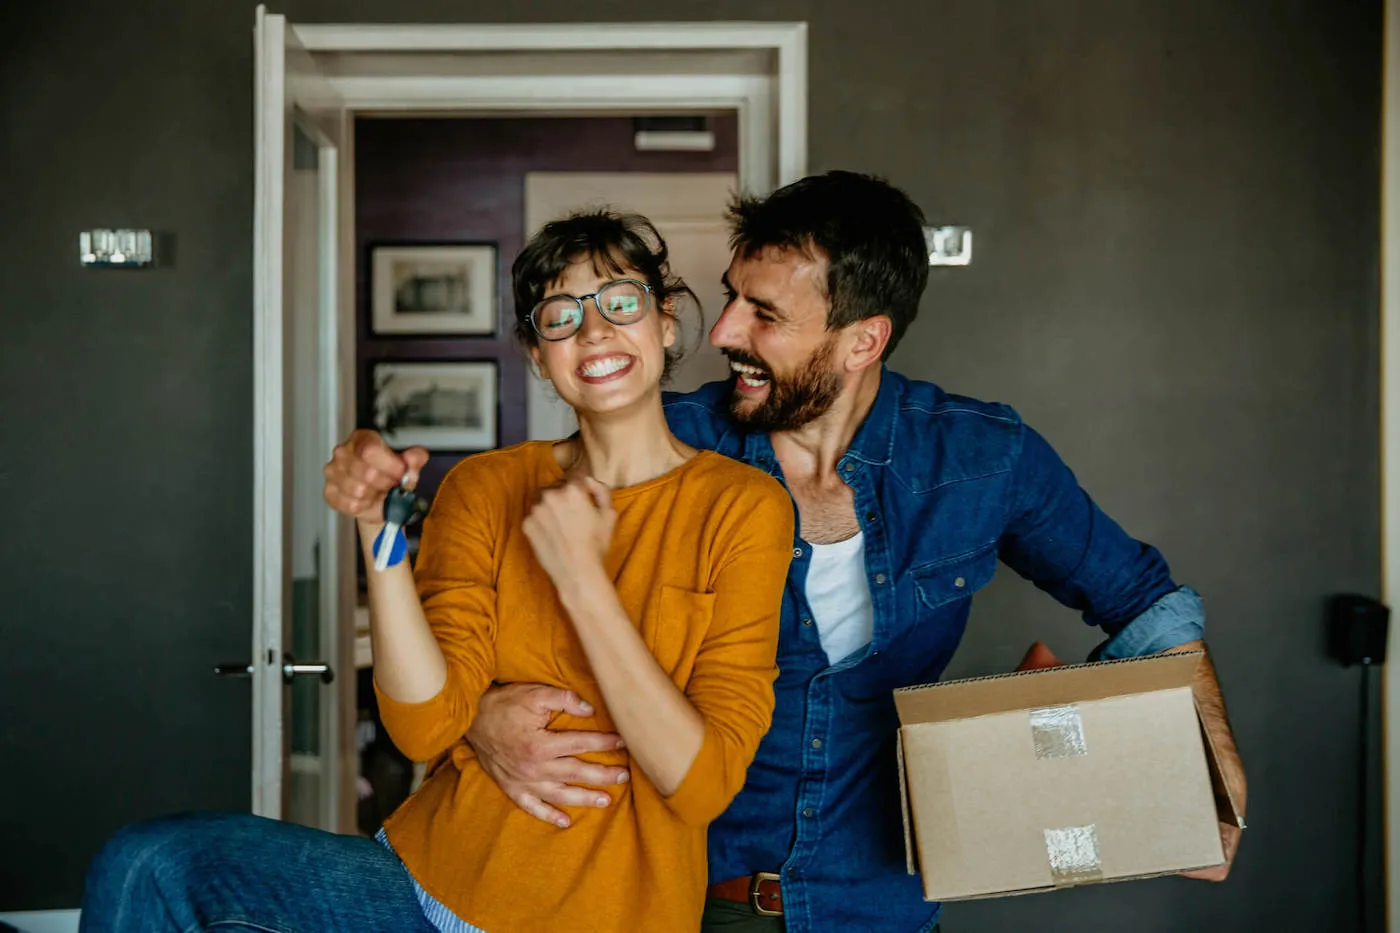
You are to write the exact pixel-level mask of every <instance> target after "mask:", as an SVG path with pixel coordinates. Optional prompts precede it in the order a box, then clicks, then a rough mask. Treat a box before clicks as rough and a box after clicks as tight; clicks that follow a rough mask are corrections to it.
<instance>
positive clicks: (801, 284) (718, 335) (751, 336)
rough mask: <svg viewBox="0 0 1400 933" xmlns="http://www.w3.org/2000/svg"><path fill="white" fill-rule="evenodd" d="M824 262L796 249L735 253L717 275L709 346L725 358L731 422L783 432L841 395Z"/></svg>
mask: <svg viewBox="0 0 1400 933" xmlns="http://www.w3.org/2000/svg"><path fill="white" fill-rule="evenodd" d="M826 272H827V261H826V259H825V258H820V259H813V258H811V257H809V256H806V255H804V254H803V253H801V252H798V251H797V250H790V249H786V250H785V249H777V248H769V249H766V250H764V251H763V252H762V253H759V254H758V255H755V256H752V257H744V256H742V255H740V254H738V253H736V254H735V256H734V258H733V260H732V261H731V262H730V263H729V270H728V271H727V272H725V274H724V286H725V293H726V296H727V302H726V304H725V306H724V311H723V313H722V314H720V317H719V320H718V321H716V322H715V326H714V327H713V328H711V330H710V343H712V344H713V345H714V346H716V347H718V348H719V349H720V350H721V351H723V353H724V355H725V356H727V357H729V365H730V368H731V369H732V370H733V372H734V391H733V395H732V397H731V398H730V403H729V408H730V413H731V414H732V415H733V417H734V419H735V420H736V421H738V422H740V423H741V424H744V425H746V426H748V427H750V428H752V429H754V430H760V431H770V432H771V431H788V430H792V429H794V428H798V427H801V426H802V425H804V424H806V423H808V422H810V421H812V420H814V419H816V418H818V417H820V416H821V415H823V414H825V413H826V411H827V410H828V409H829V408H830V407H831V405H832V403H833V402H835V401H836V398H837V397H838V396H839V395H840V394H841V388H842V385H843V381H842V378H841V372H840V370H839V368H838V367H837V366H836V364H835V361H834V356H835V351H836V348H837V342H838V337H839V335H838V334H836V333H833V332H831V331H828V330H827V328H826V321H827V310H828V301H827V296H826Z"/></svg>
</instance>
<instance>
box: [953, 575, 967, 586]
mask: <svg viewBox="0 0 1400 933" xmlns="http://www.w3.org/2000/svg"><path fill="white" fill-rule="evenodd" d="M953 585H954V586H956V587H957V588H958V589H962V588H963V587H965V586H967V581H966V580H964V579H963V578H962V577H958V578H957V579H956V580H954V581H953Z"/></svg>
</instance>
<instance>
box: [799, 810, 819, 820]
mask: <svg viewBox="0 0 1400 933" xmlns="http://www.w3.org/2000/svg"><path fill="white" fill-rule="evenodd" d="M816 813H817V811H816V810H813V809H812V808H811V807H804V808H803V810H802V815H803V816H805V817H806V818H807V819H809V820H810V819H811V818H812V817H813V816H815V815H816Z"/></svg>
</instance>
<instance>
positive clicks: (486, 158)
mask: <svg viewBox="0 0 1400 933" xmlns="http://www.w3.org/2000/svg"><path fill="white" fill-rule="evenodd" d="M711 129H712V130H713V131H714V133H715V137H716V140H715V142H716V145H715V149H714V151H713V152H637V151H636V149H635V148H634V147H633V144H632V120H631V118H628V117H548V118H512V117H491V118H473V119H453V118H440V119H421V118H413V119H398V118H375V119H370V118H361V119H359V120H357V121H356V123H355V250H356V267H355V282H356V308H357V311H356V320H357V336H356V348H357V349H356V382H357V398H358V413H359V424H360V425H362V426H368V427H372V426H373V421H372V418H371V404H372V401H373V399H372V393H371V388H372V384H371V378H372V371H373V368H374V364H375V363H376V362H378V361H387V360H421V361H429V360H431V361H441V362H449V361H465V360H494V361H496V362H497V364H498V365H499V368H500V412H499V428H498V433H499V437H500V445H501V446H502V447H504V446H508V445H510V444H515V443H518V442H520V441H523V440H525V436H526V414H525V386H526V382H525V380H526V379H527V378H530V376H529V374H528V371H527V369H526V367H525V358H524V355H523V352H522V351H521V349H520V347H519V346H518V345H517V344H516V342H515V341H514V339H513V338H512V337H511V333H512V327H513V324H512V322H513V319H514V309H513V308H512V307H511V306H510V266H511V263H512V262H514V260H515V256H516V254H517V253H519V252H520V250H521V248H522V247H523V246H524V245H525V230H524V223H525V174H526V173H527V172H544V171H550V172H735V171H738V121H737V119H736V118H735V116H734V114H732V113H728V114H722V115H717V116H715V117H714V118H712V120H711ZM389 243H399V244H406V243H423V244H427V243H494V244H496V248H497V280H498V285H497V293H498V295H499V309H498V323H497V329H496V335H495V336H493V337H441V336H432V337H410V336H375V335H373V334H372V333H371V332H370V268H371V267H370V249H371V247H372V246H373V245H375V244H389ZM461 456H462V454H460V453H444V454H441V455H435V456H434V458H433V460H432V462H431V463H430V465H429V468H428V470H427V471H426V472H425V475H424V477H423V482H422V485H421V487H420V488H421V490H422V492H423V493H424V494H425V495H427V496H431V494H432V492H433V491H434V490H435V489H436V488H437V484H438V482H440V480H441V478H442V476H443V474H444V473H445V472H446V471H447V469H448V468H450V467H451V466H452V464H454V463H455V462H456V461H457V460H459V459H461Z"/></svg>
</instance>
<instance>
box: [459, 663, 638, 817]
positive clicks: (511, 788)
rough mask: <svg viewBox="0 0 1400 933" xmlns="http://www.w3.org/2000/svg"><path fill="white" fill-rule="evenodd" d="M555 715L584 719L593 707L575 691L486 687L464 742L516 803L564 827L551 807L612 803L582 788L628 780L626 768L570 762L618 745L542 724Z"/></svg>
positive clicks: (602, 736)
mask: <svg viewBox="0 0 1400 933" xmlns="http://www.w3.org/2000/svg"><path fill="white" fill-rule="evenodd" d="M557 712H565V713H568V714H569V715H571V716H582V717H586V716H592V715H593V707H592V706H590V705H589V704H588V703H586V702H585V701H583V700H582V699H580V698H579V696H578V694H576V693H574V692H572V691H570V690H561V689H560V688H558V687H546V686H543V685H541V684H509V685H507V686H504V687H492V688H491V689H490V690H488V691H486V693H485V694H484V695H483V696H482V698H481V706H480V708H479V709H478V711H477V714H476V720H475V721H474V722H473V723H472V727H471V729H470V730H468V732H467V741H468V742H470V743H471V746H472V748H473V749H474V750H475V751H476V756H477V759H478V760H479V761H480V762H481V766H482V768H483V769H485V771H486V773H487V774H489V775H490V776H491V779H492V780H494V781H495V782H496V783H497V784H498V785H500V788H501V790H503V791H505V792H506V796H507V797H509V798H510V799H511V800H513V801H515V804H516V806H518V807H520V809H522V810H524V811H525V812H526V813H529V814H530V815H531V816H534V817H536V818H538V819H541V820H544V821H545V822H546V823H553V824H554V825H556V826H559V827H561V828H568V826H569V823H570V821H569V817H568V815H567V814H565V813H564V812H563V811H561V810H558V809H556V807H606V806H608V804H609V803H611V802H612V798H610V797H609V796H608V795H607V794H602V793H599V792H598V791H596V790H589V789H588V788H589V787H590V786H591V787H612V786H616V785H618V784H625V783H626V782H627V781H628V779H629V778H630V775H629V774H628V772H627V769H626V768H618V767H612V766H609V765H598V764H590V763H589V762H586V761H581V760H579V759H578V758H575V757H573V756H575V755H582V754H584V753H586V752H610V751H615V750H617V749H619V748H623V747H624V745H623V741H622V737H621V736H619V735H617V734H615V733H611V732H556V731H553V730H551V729H550V728H549V721H550V719H551V718H553V714H554V713H557ZM580 785H581V786H580ZM551 804H552V805H553V806H551Z"/></svg>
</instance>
